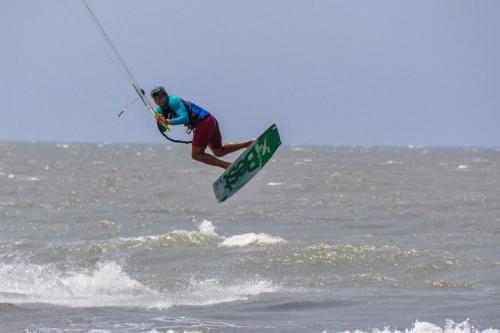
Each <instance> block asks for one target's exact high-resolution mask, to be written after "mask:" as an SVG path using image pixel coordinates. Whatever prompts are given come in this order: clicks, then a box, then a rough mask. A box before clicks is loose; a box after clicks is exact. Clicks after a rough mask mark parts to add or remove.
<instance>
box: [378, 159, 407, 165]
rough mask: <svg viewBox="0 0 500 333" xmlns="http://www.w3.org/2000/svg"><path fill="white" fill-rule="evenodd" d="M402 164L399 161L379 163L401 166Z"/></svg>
mask: <svg viewBox="0 0 500 333" xmlns="http://www.w3.org/2000/svg"><path fill="white" fill-rule="evenodd" d="M403 164H404V163H403V162H401V161H393V160H388V161H385V162H384V163H381V164H380V165H384V166H385V165H403Z"/></svg>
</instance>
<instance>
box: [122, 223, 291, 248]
mask: <svg viewBox="0 0 500 333" xmlns="http://www.w3.org/2000/svg"><path fill="white" fill-rule="evenodd" d="M212 241H219V243H218V246H219V247H244V246H259V245H260V246H261V245H270V244H279V243H286V240H284V239H283V238H281V237H277V236H272V235H269V234H266V233H253V232H251V233H245V234H237V235H232V236H228V237H226V236H222V235H219V234H218V233H217V232H216V227H215V226H214V225H213V224H212V222H211V221H208V220H203V222H201V223H200V225H199V226H198V230H174V231H172V232H169V233H167V234H162V235H150V236H139V237H127V238H119V239H118V240H117V241H115V242H118V243H123V244H125V245H126V246H127V244H128V246H131V247H137V246H142V245H144V244H148V245H155V244H159V245H174V244H177V245H178V244H194V245H199V244H204V243H205V244H206V243H209V242H212Z"/></svg>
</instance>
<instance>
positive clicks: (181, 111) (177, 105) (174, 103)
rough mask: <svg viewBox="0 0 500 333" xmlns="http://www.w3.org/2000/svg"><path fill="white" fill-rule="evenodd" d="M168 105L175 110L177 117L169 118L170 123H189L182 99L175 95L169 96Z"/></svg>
mask: <svg viewBox="0 0 500 333" xmlns="http://www.w3.org/2000/svg"><path fill="white" fill-rule="evenodd" d="M169 103H170V107H171V108H172V110H174V111H175V114H177V117H175V118H174V119H171V120H170V124H172V125H184V124H187V123H189V115H188V112H187V110H186V107H185V106H184V103H183V102H182V100H181V99H180V98H179V97H177V96H170V100H169Z"/></svg>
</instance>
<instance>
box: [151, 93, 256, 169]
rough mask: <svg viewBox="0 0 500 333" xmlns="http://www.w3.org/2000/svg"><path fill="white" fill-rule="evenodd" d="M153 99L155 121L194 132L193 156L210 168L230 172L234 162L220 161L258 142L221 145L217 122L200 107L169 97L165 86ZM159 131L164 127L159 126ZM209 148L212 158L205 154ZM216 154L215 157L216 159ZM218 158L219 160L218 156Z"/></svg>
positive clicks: (154, 94)
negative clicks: (179, 126) (184, 127)
mask: <svg viewBox="0 0 500 333" xmlns="http://www.w3.org/2000/svg"><path fill="white" fill-rule="evenodd" d="M151 97H152V98H153V99H154V101H155V103H156V105H158V107H157V108H156V120H157V121H158V123H161V122H166V123H167V124H169V125H172V126H175V125H184V126H186V127H188V129H189V130H192V131H193V132H194V134H193V142H192V145H191V157H192V158H193V159H194V160H196V161H200V162H203V163H206V164H209V165H214V166H218V167H221V168H223V169H227V168H228V167H229V166H230V165H231V163H228V162H226V161H223V160H221V159H218V158H217V157H221V156H224V155H227V154H229V153H232V152H235V151H237V150H240V149H243V148H247V147H249V146H250V145H251V144H252V143H254V141H255V140H249V141H244V142H237V143H227V144H225V145H222V136H221V133H220V129H219V123H218V122H217V119H216V118H215V117H214V115H212V114H211V113H209V112H208V111H207V110H205V109H203V108H201V107H199V106H198V105H196V104H194V103H192V102H189V101H185V100H183V99H181V98H180V97H178V96H174V95H168V93H167V91H166V90H165V88H164V87H162V86H158V87H155V88H153V89H152V90H151ZM159 127H160V130H162V131H163V132H164V131H165V127H163V126H162V125H159ZM207 146H208V147H209V148H210V150H211V151H212V153H213V155H210V154H207V153H206V152H205V150H206V148H207ZM214 155H215V156H214ZM216 156H217V157H216Z"/></svg>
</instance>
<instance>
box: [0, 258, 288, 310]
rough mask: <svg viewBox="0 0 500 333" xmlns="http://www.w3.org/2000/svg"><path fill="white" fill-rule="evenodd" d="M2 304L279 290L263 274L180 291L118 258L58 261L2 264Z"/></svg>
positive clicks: (140, 300)
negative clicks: (72, 266)
mask: <svg viewBox="0 0 500 333" xmlns="http://www.w3.org/2000/svg"><path fill="white" fill-rule="evenodd" d="M0 281H2V284H1V285H0V304H2V303H4V304H14V305H17V304H26V303H45V304H52V305H58V306H68V307H124V306H125V307H140V308H169V307H172V306H204V305H213V304H219V303H226V302H234V301H241V300H247V299H248V298H250V297H253V296H256V295H259V294H262V293H269V292H276V291H279V290H280V287H279V286H276V285H274V284H273V283H272V281H270V280H264V279H260V278H259V277H258V276H256V277H254V278H252V279H247V280H238V281H233V282H231V283H224V282H221V281H219V280H218V279H207V280H195V279H191V280H189V281H188V282H187V285H186V286H184V287H182V288H180V289H179V290H176V291H168V290H160V289H157V288H156V289H155V288H153V287H149V286H146V285H144V284H143V283H141V282H140V281H138V280H136V279H134V278H133V277H131V276H129V275H128V274H127V273H126V272H125V271H123V269H122V266H121V265H120V264H118V263H116V262H101V263H98V264H96V266H95V267H93V268H91V269H81V270H69V271H61V270H59V269H57V268H56V266H55V265H53V264H45V265H37V264H29V263H15V264H0Z"/></svg>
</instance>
